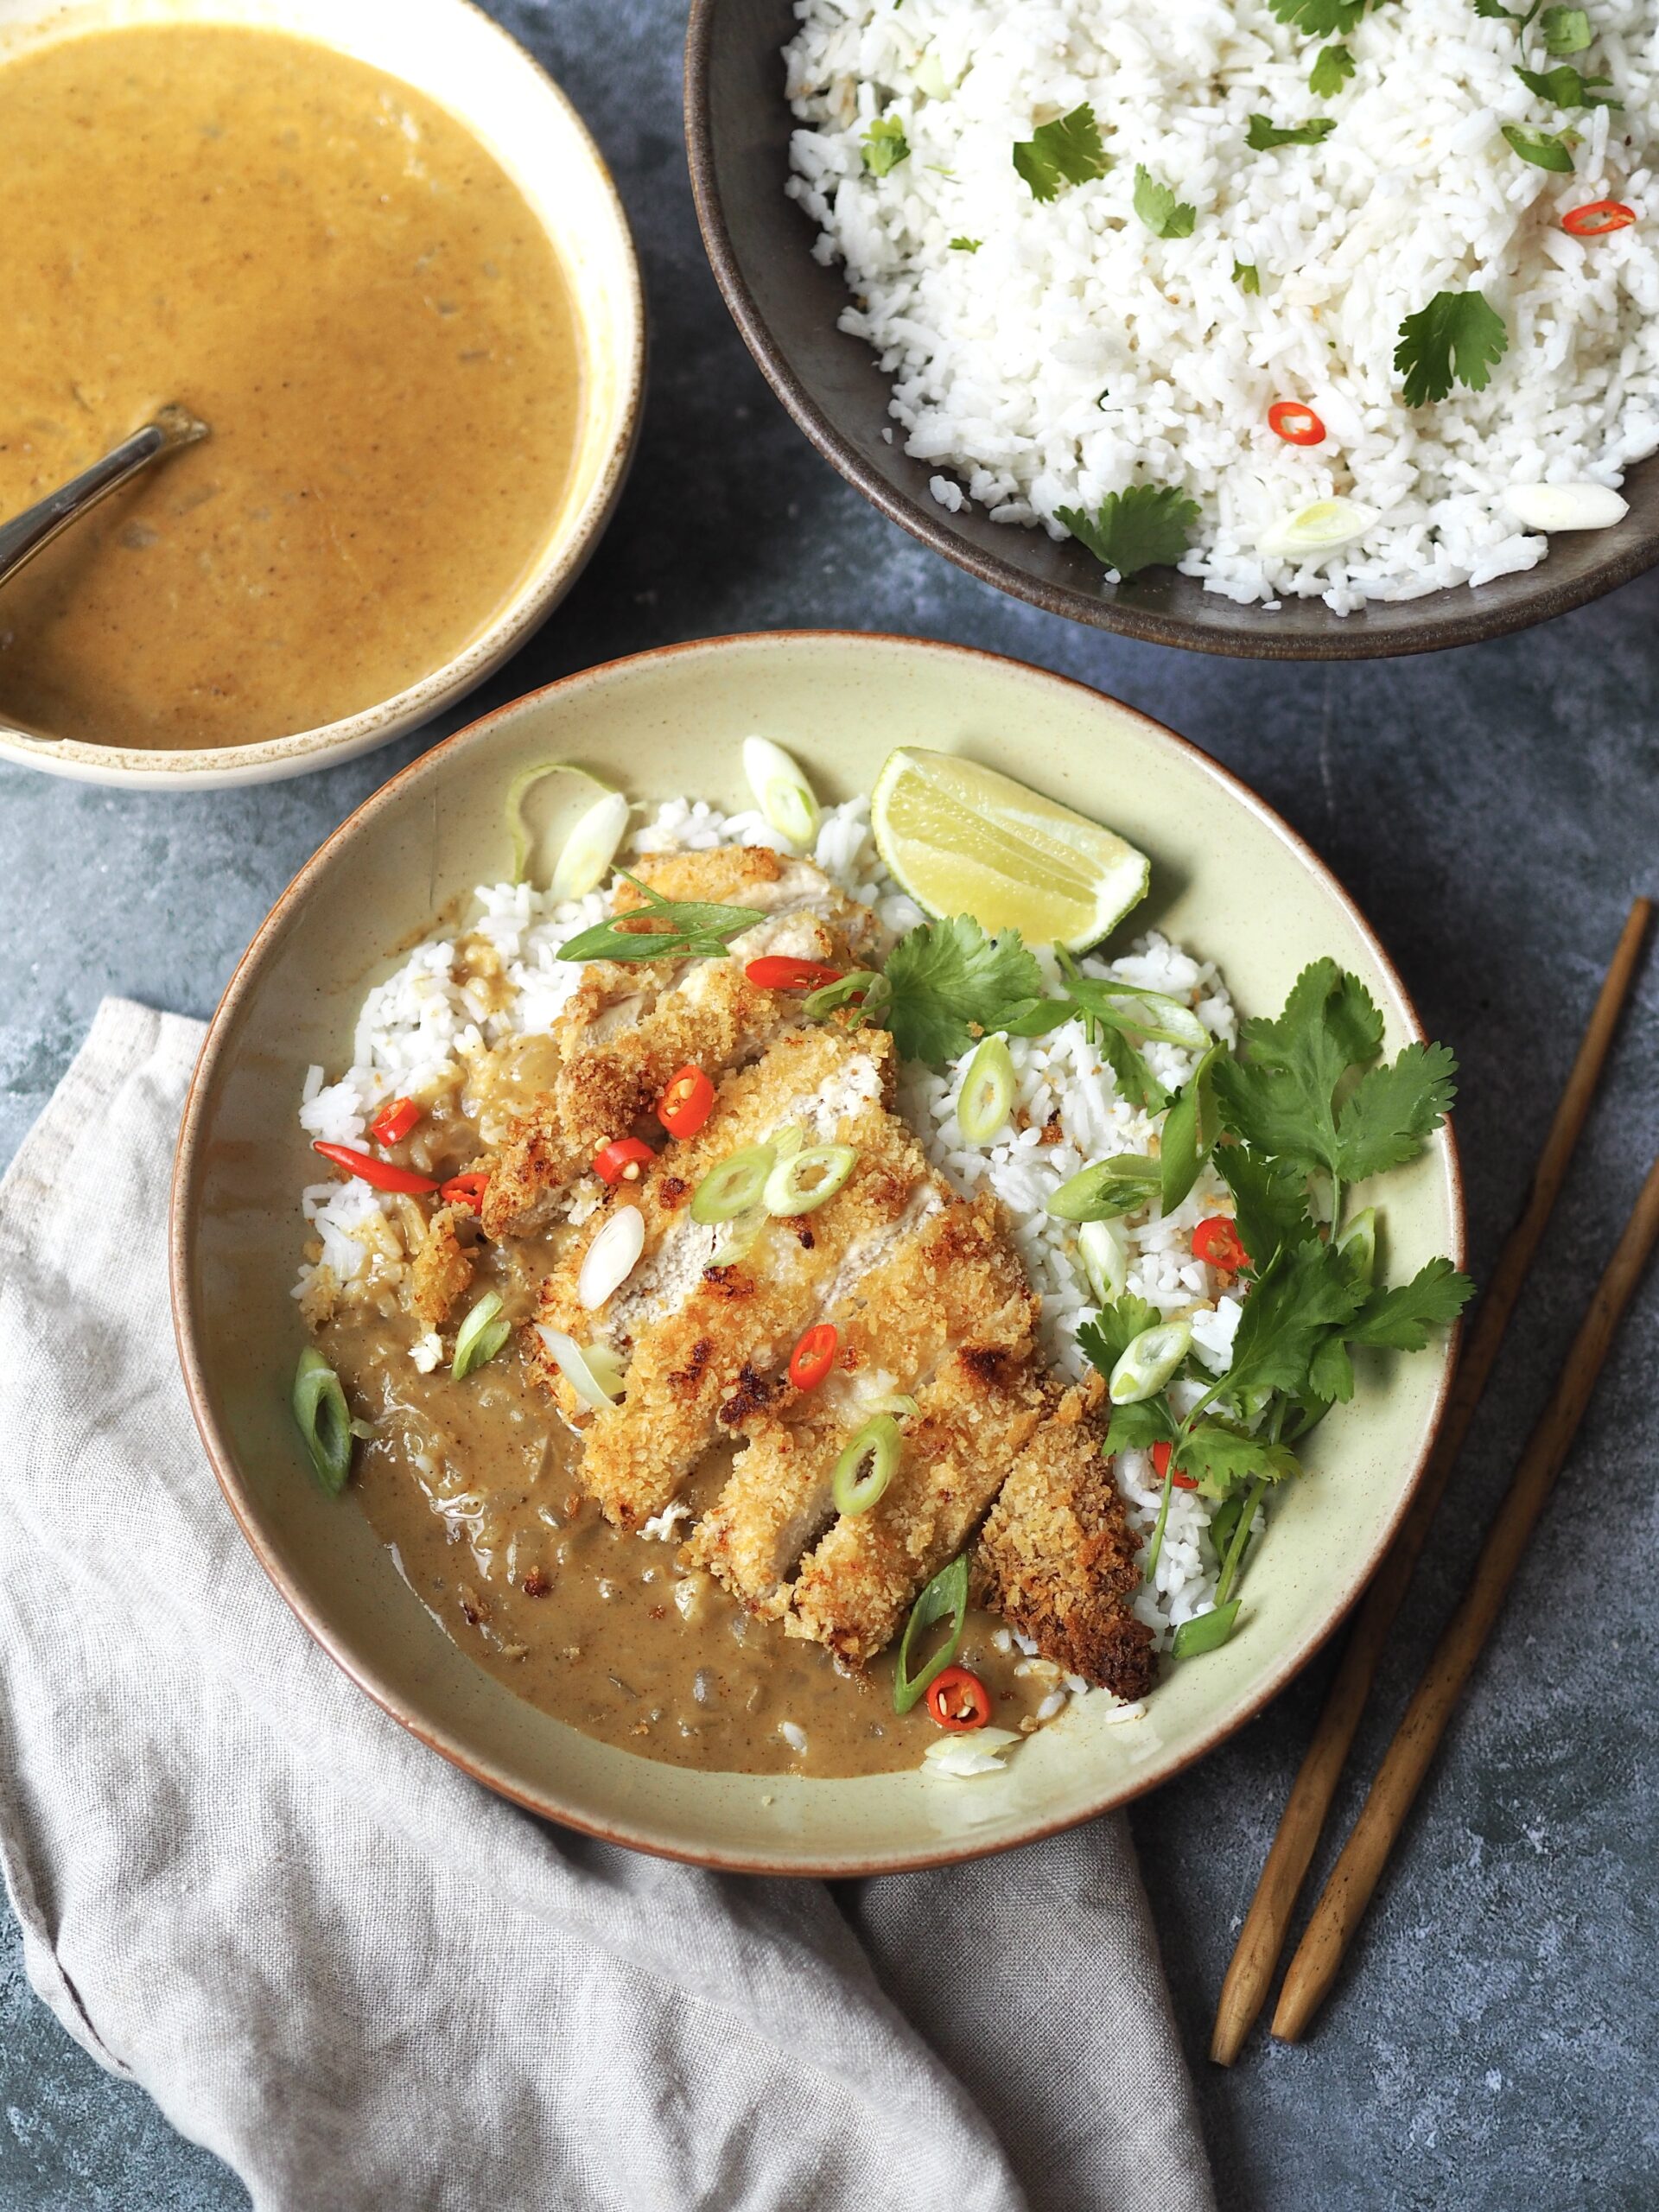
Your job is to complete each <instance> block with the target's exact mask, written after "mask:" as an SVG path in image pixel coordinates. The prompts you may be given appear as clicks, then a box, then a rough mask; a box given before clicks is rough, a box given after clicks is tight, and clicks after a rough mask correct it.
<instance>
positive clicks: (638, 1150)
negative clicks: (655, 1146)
mask: <svg viewBox="0 0 1659 2212" xmlns="http://www.w3.org/2000/svg"><path fill="white" fill-rule="evenodd" d="M656 1157H657V1155H656V1154H655V1153H654V1152H653V1151H652V1148H651V1147H650V1146H649V1145H648V1144H645V1143H644V1142H642V1141H641V1140H640V1139H639V1137H618V1138H617V1140H616V1141H615V1142H614V1143H613V1144H607V1146H605V1147H604V1148H603V1150H602V1151H600V1152H596V1153H595V1154H594V1174H595V1175H597V1176H598V1178H599V1179H600V1181H601V1183H608V1184H609V1185H610V1186H611V1188H612V1189H613V1190H614V1189H615V1188H616V1186H617V1185H618V1184H619V1183H637V1182H638V1181H639V1178H640V1177H641V1176H642V1175H643V1174H644V1173H645V1170H646V1168H647V1167H649V1166H650V1165H651V1163H652V1160H655V1159H656Z"/></svg>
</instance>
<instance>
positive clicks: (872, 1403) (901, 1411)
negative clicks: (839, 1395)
mask: <svg viewBox="0 0 1659 2212" xmlns="http://www.w3.org/2000/svg"><path fill="white" fill-rule="evenodd" d="M921 1410H922V1409H921V1408H920V1407H919V1406H918V1404H917V1402H916V1401H915V1399H914V1398H912V1397H908V1396H906V1395H904V1394H903V1393H902V1392H899V1391H896V1390H895V1391H894V1392H893V1395H892V1396H891V1397H887V1398H869V1399H867V1400H866V1401H865V1411H866V1412H867V1413H872V1414H895V1415H896V1416H897V1417H898V1419H899V1420H900V1421H914V1420H915V1418H916V1416H917V1414H919V1413H920V1411H921Z"/></svg>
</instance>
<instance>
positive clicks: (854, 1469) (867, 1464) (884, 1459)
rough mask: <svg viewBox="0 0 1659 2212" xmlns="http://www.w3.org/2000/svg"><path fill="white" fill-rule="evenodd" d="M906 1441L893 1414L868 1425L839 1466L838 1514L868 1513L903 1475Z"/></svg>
mask: <svg viewBox="0 0 1659 2212" xmlns="http://www.w3.org/2000/svg"><path fill="white" fill-rule="evenodd" d="M903 1443H904V1440H903V1438H902V1437H901V1436H900V1435H899V1424H898V1422H897V1421H894V1419H893V1415H892V1414H876V1416H875V1418H874V1420H873V1421H866V1422H865V1424H864V1426H863V1427H862V1428H861V1429H860V1430H859V1432H858V1433H857V1435H856V1436H855V1437H854V1438H853V1440H852V1441H851V1443H850V1444H849V1445H848V1446H847V1448H846V1450H845V1451H844V1452H842V1455H841V1457H840V1459H837V1460H836V1471H835V1476H834V1479H833V1484H832V1487H833V1489H834V1491H835V1498H836V1512H837V1513H848V1514H857V1513H868V1511H869V1510H870V1508H871V1507H872V1506H873V1505H874V1503H875V1502H876V1500H877V1499H878V1498H879V1497H880V1496H881V1494H882V1492H883V1491H885V1490H886V1489H887V1484H889V1483H890V1482H891V1481H892V1480H893V1476H894V1475H895V1474H896V1473H897V1472H898V1471H899V1452H900V1450H901V1449H902V1448H903Z"/></svg>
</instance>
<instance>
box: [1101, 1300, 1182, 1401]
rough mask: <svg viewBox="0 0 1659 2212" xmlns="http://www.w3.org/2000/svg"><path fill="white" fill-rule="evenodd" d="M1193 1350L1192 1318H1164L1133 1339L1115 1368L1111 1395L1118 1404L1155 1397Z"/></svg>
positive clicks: (1109, 1386) (1110, 1387)
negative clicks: (1183, 1319) (1184, 1319)
mask: <svg viewBox="0 0 1659 2212" xmlns="http://www.w3.org/2000/svg"><path fill="white" fill-rule="evenodd" d="M1190 1351H1192V1323H1191V1322H1190V1321H1160V1322H1158V1323H1157V1324H1155V1325H1154V1327H1152V1328H1150V1329H1142V1330H1141V1333H1140V1335H1139V1336H1138V1337H1135V1338H1132V1339H1131V1341H1130V1342H1129V1344H1128V1345H1127V1346H1126V1347H1125V1349H1124V1351H1123V1355H1122V1357H1121V1358H1120V1359H1119V1361H1118V1363H1117V1364H1116V1367H1115V1368H1113V1370H1112V1379H1111V1381H1110V1383H1109V1384H1108V1385H1107V1395H1109V1397H1110V1399H1111V1402H1112V1403H1113V1404H1114V1405H1115V1406H1135V1405H1139V1404H1140V1402H1141V1399H1142V1398H1155V1397H1156V1396H1157V1395H1158V1393H1159V1392H1160V1390H1161V1389H1163V1387H1164V1385H1165V1383H1167V1382H1168V1381H1169V1379H1170V1377H1171V1376H1173V1374H1174V1372H1175V1370H1176V1369H1177V1368H1178V1367H1179V1365H1180V1363H1181V1362H1182V1361H1183V1360H1184V1359H1185V1357H1186V1355H1187V1354H1188V1352H1190Z"/></svg>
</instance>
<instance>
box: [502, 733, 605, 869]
mask: <svg viewBox="0 0 1659 2212" xmlns="http://www.w3.org/2000/svg"><path fill="white" fill-rule="evenodd" d="M549 776H576V777H579V778H580V779H581V780H582V782H583V783H584V784H591V785H593V787H594V790H595V791H601V792H603V793H605V794H607V795H612V788H613V787H612V786H611V785H609V784H607V782H606V781H605V779H604V778H603V777H602V776H596V775H594V772H593V771H592V770H591V769H589V768H579V767H578V766H576V764H575V761H574V760H543V761H540V762H538V763H537V766H535V767H533V768H524V769H521V770H520V771H519V772H518V775H516V776H515V777H514V778H513V779H512V782H511V783H510V784H509V785H507V798H506V816H507V835H508V836H510V837H511V838H512V880H513V881H514V882H515V883H522V882H523V881H524V877H525V875H526V874H527V873H528V872H529V868H530V855H531V847H532V846H533V845H534V843H535V842H536V840H535V837H534V836H533V835H532V833H531V827H530V824H529V823H528V822H527V821H526V820H525V819H524V801H525V800H526V799H527V798H529V797H530V795H531V791H534V790H535V788H536V786H537V784H539V783H542V782H544V781H545V779H547V778H548V777H549ZM584 819H585V817H584Z"/></svg>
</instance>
